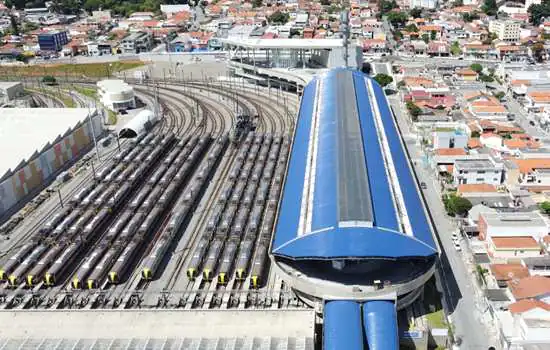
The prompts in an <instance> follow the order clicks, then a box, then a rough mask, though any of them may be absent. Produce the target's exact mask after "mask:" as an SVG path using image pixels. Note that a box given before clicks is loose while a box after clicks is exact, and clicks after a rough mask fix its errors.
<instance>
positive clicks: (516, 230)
mask: <svg viewBox="0 0 550 350" xmlns="http://www.w3.org/2000/svg"><path fill="white" fill-rule="evenodd" d="M478 229H479V237H480V238H481V239H483V240H485V239H488V238H491V237H493V236H495V237H525V236H531V237H533V238H534V239H535V240H536V241H537V242H538V241H540V240H541V239H542V238H543V237H544V236H546V235H548V229H549V228H548V224H547V223H546V221H545V220H544V218H543V217H542V215H541V214H540V213H539V212H536V211H533V212H526V213H525V212H512V213H500V212H498V213H481V214H480V215H479V221H478Z"/></svg>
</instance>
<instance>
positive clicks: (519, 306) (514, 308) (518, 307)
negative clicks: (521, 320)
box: [508, 299, 550, 314]
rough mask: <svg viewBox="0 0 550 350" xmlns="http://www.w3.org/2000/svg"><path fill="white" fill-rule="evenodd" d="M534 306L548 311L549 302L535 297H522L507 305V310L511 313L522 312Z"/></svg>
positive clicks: (549, 309) (549, 308) (549, 307)
mask: <svg viewBox="0 0 550 350" xmlns="http://www.w3.org/2000/svg"><path fill="white" fill-rule="evenodd" d="M535 308H540V309H543V310H546V311H550V304H548V303H545V302H544V301H540V300H536V299H523V300H520V301H516V302H515V303H513V304H510V305H508V310H509V311H510V312H511V313H513V314H522V313H524V312H526V311H529V310H532V309H535Z"/></svg>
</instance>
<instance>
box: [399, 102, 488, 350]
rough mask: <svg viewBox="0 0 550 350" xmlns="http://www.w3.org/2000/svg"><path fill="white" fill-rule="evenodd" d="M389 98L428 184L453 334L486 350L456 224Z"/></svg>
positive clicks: (483, 328) (421, 177)
mask: <svg viewBox="0 0 550 350" xmlns="http://www.w3.org/2000/svg"><path fill="white" fill-rule="evenodd" d="M389 100H390V103H391V105H392V106H394V111H395V113H396V115H397V120H398V124H399V126H400V128H401V130H402V131H403V136H404V138H405V143H406V146H407V148H408V150H409V152H410V154H411V157H412V158H413V160H414V161H415V163H416V171H417V174H418V176H419V180H420V181H423V182H425V183H426V184H427V186H428V188H427V190H425V191H424V195H425V198H426V201H427V203H426V204H427V205H428V210H429V211H430V212H431V213H432V216H433V218H434V221H435V222H434V224H435V227H436V229H437V231H438V234H439V237H440V242H441V244H442V246H441V249H442V254H441V268H440V269H439V273H440V276H442V277H443V281H442V283H443V289H444V293H445V295H446V300H447V304H448V309H449V312H450V313H451V319H452V322H453V323H454V325H455V335H456V336H457V337H458V338H461V339H462V345H461V349H472V350H474V349H480V350H481V349H487V348H488V346H489V345H490V344H489V342H490V339H489V338H490V336H489V334H490V332H489V329H488V328H487V327H486V323H485V321H483V320H482V317H481V312H480V311H479V309H481V307H480V306H478V305H480V302H479V300H478V299H477V298H476V293H477V291H476V287H475V286H474V285H473V284H472V278H471V274H470V271H469V270H468V268H467V267H466V264H465V262H464V260H463V258H462V255H461V253H459V252H457V251H456V249H455V248H454V244H453V242H452V239H451V232H453V231H454V230H456V226H455V225H454V223H452V222H451V221H450V220H449V219H448V217H447V216H446V215H445V214H444V213H445V209H444V207H443V203H442V202H441V197H440V193H439V191H438V188H437V186H438V185H437V182H436V180H435V179H434V178H433V177H432V172H431V171H430V169H426V168H425V162H423V157H422V153H421V150H420V149H419V147H418V145H417V142H416V135H414V134H411V133H410V130H409V123H408V121H407V120H406V119H405V118H406V116H405V115H403V113H402V111H403V110H405V109H404V108H403V106H401V102H399V100H398V97H397V96H391V97H390V98H389ZM482 311H484V310H482Z"/></svg>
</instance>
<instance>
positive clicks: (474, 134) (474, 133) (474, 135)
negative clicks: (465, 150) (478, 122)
mask: <svg viewBox="0 0 550 350" xmlns="http://www.w3.org/2000/svg"><path fill="white" fill-rule="evenodd" d="M479 136H481V133H480V132H479V131H477V130H474V131H472V133H471V134H470V137H471V138H473V139H475V138H478V137H479Z"/></svg>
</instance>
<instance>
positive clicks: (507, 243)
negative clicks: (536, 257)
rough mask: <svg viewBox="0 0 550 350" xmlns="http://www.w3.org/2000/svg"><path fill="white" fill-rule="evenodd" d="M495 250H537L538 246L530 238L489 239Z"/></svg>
mask: <svg viewBox="0 0 550 350" xmlns="http://www.w3.org/2000/svg"><path fill="white" fill-rule="evenodd" d="M491 241H493V245H494V246H495V248H496V249H520V248H524V249H537V248H539V244H538V243H537V241H536V240H535V239H534V238H533V237H531V236H512V237H494V236H493V237H491Z"/></svg>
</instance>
